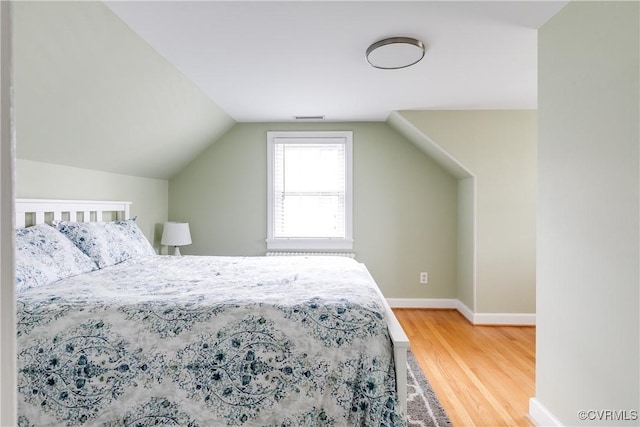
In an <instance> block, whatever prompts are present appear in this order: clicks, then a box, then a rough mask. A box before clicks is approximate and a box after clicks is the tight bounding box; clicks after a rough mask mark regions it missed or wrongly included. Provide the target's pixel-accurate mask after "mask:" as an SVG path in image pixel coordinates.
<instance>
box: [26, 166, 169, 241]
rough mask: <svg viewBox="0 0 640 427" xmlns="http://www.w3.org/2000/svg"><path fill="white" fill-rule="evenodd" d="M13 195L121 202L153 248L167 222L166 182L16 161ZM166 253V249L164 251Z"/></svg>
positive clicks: (31, 197)
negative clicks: (128, 205)
mask: <svg viewBox="0 0 640 427" xmlns="http://www.w3.org/2000/svg"><path fill="white" fill-rule="evenodd" d="M15 172H16V196H17V197H18V198H27V199H71V200H123V201H129V202H133V204H132V205H131V216H137V219H136V223H137V224H138V226H139V227H140V229H141V230H142V232H143V233H144V234H145V236H147V238H148V239H149V241H150V242H152V243H153V246H154V248H156V250H158V249H159V248H160V237H161V232H162V229H161V225H162V224H163V223H164V222H165V221H166V220H167V210H168V205H169V202H168V197H169V191H168V187H169V183H168V181H167V180H162V179H153V178H140V177H135V176H128V175H118V174H113V173H107V172H100V171H93V170H89V169H80V168H74V167H71V166H61V165H54V164H50V163H42V162H34V161H32V160H17V161H16V170H15ZM163 249H164V250H165V252H166V249H165V248H163Z"/></svg>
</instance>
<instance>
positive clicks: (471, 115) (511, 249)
mask: <svg viewBox="0 0 640 427" xmlns="http://www.w3.org/2000/svg"><path fill="white" fill-rule="evenodd" d="M401 114H402V116H403V117H405V118H406V119H407V120H408V121H409V122H410V123H411V124H413V125H414V126H416V127H417V128H418V129H420V130H421V131H422V132H423V133H424V134H425V135H427V136H428V137H429V138H430V139H431V140H432V141H433V142H434V143H435V144H437V145H438V146H440V147H441V148H442V149H444V150H445V151H446V152H447V153H449V155H451V156H452V157H453V158H455V159H456V160H457V161H458V162H460V163H461V164H462V165H464V167H465V168H466V169H468V170H469V171H470V173H472V174H473V175H474V176H475V180H476V188H475V189H473V188H472V187H471V184H470V183H469V182H466V179H464V180H461V187H460V190H461V197H464V198H465V199H464V200H465V206H463V207H465V209H461V210H460V211H459V212H460V224H459V227H460V228H459V230H458V233H459V239H460V243H459V246H460V249H461V251H462V250H463V249H465V248H469V246H470V244H471V243H470V241H471V240H473V238H472V237H471V236H469V235H468V234H469V233H470V232H473V228H474V227H473V225H474V224H471V222H472V221H475V246H476V267H475V270H476V271H475V274H476V277H475V307H474V306H471V305H468V304H467V301H468V300H469V296H470V295H469V293H470V289H469V286H467V285H465V286H460V287H459V292H458V294H459V298H460V299H461V301H462V302H464V303H465V304H467V306H468V307H469V308H470V309H471V310H474V311H475V312H477V313H535V312H536V306H535V301H536V274H535V268H536V267H535V266H536V213H535V212H536V147H537V130H536V123H537V121H536V120H537V113H536V111H532V110H499V111H498V110H493V111H492V110H485V111H432V110H421V111H402V112H401ZM474 191H475V218H474V219H473V220H472V219H470V218H469V215H472V209H471V206H470V204H472V203H473V200H472V196H473V192H474ZM470 199H471V200H470ZM463 214H464V215H463ZM461 233H465V234H461ZM463 245H464V246H463ZM459 256H460V258H459V259H460V267H461V269H460V271H459V273H458V274H459V279H463V278H467V279H465V280H460V283H461V284H462V283H465V284H467V283H468V282H469V280H468V277H469V275H471V274H472V272H470V271H469V268H467V267H465V266H468V263H466V262H464V260H465V259H467V258H469V256H470V255H469V253H468V250H465V251H462V252H461V253H460V254H459ZM462 267H464V268H462Z"/></svg>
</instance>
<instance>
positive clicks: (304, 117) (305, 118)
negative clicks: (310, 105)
mask: <svg viewBox="0 0 640 427" xmlns="http://www.w3.org/2000/svg"><path fill="white" fill-rule="evenodd" d="M293 119H294V120H324V116H293Z"/></svg>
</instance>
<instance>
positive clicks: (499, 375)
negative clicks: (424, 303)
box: [393, 309, 536, 427]
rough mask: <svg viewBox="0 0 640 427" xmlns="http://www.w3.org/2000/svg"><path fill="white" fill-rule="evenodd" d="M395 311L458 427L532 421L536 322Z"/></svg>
mask: <svg viewBox="0 0 640 427" xmlns="http://www.w3.org/2000/svg"><path fill="white" fill-rule="evenodd" d="M393 311H394V313H395V314H396V317H397V318H398V320H399V321H400V323H401V324H402V327H403V328H404V330H405V333H406V334H407V335H408V337H409V341H410V343H411V352H412V353H413V355H414V356H415V357H416V359H417V361H418V363H419V364H420V367H421V368H422V370H423V371H424V373H425V374H426V376H427V379H428V380H429V382H430V383H431V385H432V386H433V389H434V391H435V392H436V395H437V396H438V398H439V399H440V401H441V402H442V406H444V409H445V410H446V411H447V414H448V415H449V418H450V419H451V422H452V423H453V425H454V426H455V427H463V426H533V424H532V423H531V422H530V421H529V418H528V417H527V413H528V411H529V398H531V397H533V396H534V395H535V334H536V330H535V327H530V326H529V327H517V326H473V325H471V323H469V322H468V321H467V320H466V319H465V318H464V317H463V316H462V315H461V314H460V313H458V312H457V311H456V310H426V309H394V310H393Z"/></svg>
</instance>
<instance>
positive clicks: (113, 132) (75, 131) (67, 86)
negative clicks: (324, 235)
mask: <svg viewBox="0 0 640 427" xmlns="http://www.w3.org/2000/svg"><path fill="white" fill-rule="evenodd" d="M12 9H13V18H14V25H13V30H14V31H13V34H12V37H13V47H14V49H13V66H14V79H15V82H14V91H15V99H14V102H15V121H16V138H17V145H16V157H17V158H19V159H27V160H33V161H38V162H44V163H53V164H59V165H67V166H73V167H77V168H84V169H91V170H101V171H106V172H111V173H118V174H123V175H133V176H144V177H148V178H157V179H168V178H169V177H171V176H172V175H174V174H175V173H177V172H178V171H180V170H181V169H182V168H183V167H184V166H185V165H186V164H188V163H189V162H190V161H191V160H193V159H194V158H195V157H197V156H198V154H200V153H201V152H202V151H204V150H205V149H206V148H207V147H208V146H209V145H210V144H211V143H213V142H214V141H216V140H217V139H218V138H219V137H220V135H222V134H223V133H225V132H226V131H227V130H228V129H230V128H231V127H232V126H233V125H234V124H235V122H234V120H232V119H231V117H230V116H229V115H228V114H227V113H226V112H224V111H223V110H222V109H221V108H220V107H218V106H217V105H216V104H215V103H214V102H213V101H212V100H211V99H210V98H209V97H208V96H207V95H205V94H204V93H203V92H202V90H201V89H200V88H199V87H198V86H196V85H195V84H194V83H193V82H192V81H191V80H189V79H187V78H186V77H185V75H184V74H182V73H181V72H180V71H178V70H177V69H176V68H175V67H174V66H173V65H172V64H170V63H169V62H167V60H166V59H165V58H164V57H163V56H162V55H160V54H159V53H158V52H156V51H155V50H154V49H153V48H151V46H149V44H148V43H147V42H145V41H144V40H143V39H142V38H141V37H140V36H138V35H137V34H136V33H134V32H133V31H132V30H131V29H130V28H129V27H128V26H127V25H126V24H125V23H124V22H122V20H121V19H120V18H118V17H117V16H116V15H115V14H114V13H113V12H111V10H110V9H109V8H107V6H105V5H104V4H103V3H102V2H99V1H19V2H12Z"/></svg>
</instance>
